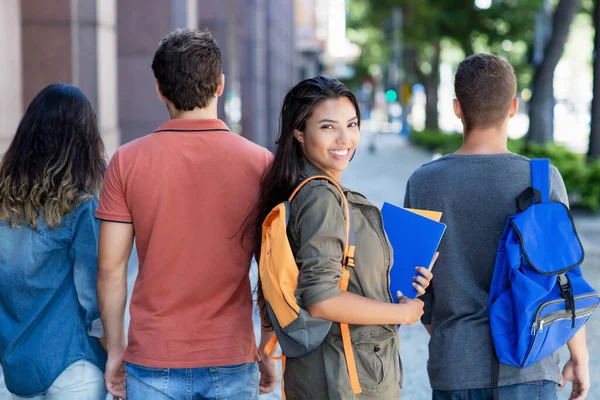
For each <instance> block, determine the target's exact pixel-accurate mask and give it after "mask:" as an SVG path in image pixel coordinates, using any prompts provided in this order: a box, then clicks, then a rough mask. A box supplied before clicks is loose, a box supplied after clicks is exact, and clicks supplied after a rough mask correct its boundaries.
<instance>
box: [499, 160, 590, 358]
mask: <svg viewBox="0 0 600 400" xmlns="http://www.w3.org/2000/svg"><path fill="white" fill-rule="evenodd" d="M531 180H532V187H530V188H528V189H526V190H525V191H524V192H523V193H521V195H519V197H518V198H517V207H518V208H519V210H520V212H519V213H517V214H515V215H512V216H510V217H508V221H507V222H506V227H505V228H504V233H503V234H502V239H501V240H500V245H499V247H498V253H497V254H496V264H495V267H494V275H493V278H492V285H491V288H490V299H489V313H490V326H491V331H492V338H493V341H494V347H495V348H496V355H497V356H498V360H499V361H500V362H501V363H503V364H508V365H513V366H517V367H522V368H524V367H527V366H529V365H531V364H533V363H535V362H537V361H540V360H542V359H543V358H545V357H547V356H549V355H550V354H552V353H553V352H555V351H556V350H558V349H559V348H561V347H562V346H563V345H564V344H565V343H567V342H568V341H569V339H571V338H572V337H573V335H575V333H577V331H578V330H579V329H580V328H581V327H582V326H583V325H584V324H585V323H586V322H587V320H588V319H589V318H590V315H591V314H592V313H593V312H594V311H595V310H596V308H597V307H598V303H599V301H600V297H599V296H598V293H597V292H596V291H595V290H594V289H593V288H592V287H591V286H590V285H589V284H588V283H587V282H586V281H585V280H584V279H583V276H582V274H581V269H580V265H581V263H582V262H583V257H584V252H583V247H582V246H581V242H580V240H579V237H578V236H577V231H576V230H575V226H574V223H573V217H572V216H571V213H570V211H569V209H568V208H567V206H566V205H564V204H562V203H557V202H551V201H550V161H549V160H548V159H534V160H531Z"/></svg>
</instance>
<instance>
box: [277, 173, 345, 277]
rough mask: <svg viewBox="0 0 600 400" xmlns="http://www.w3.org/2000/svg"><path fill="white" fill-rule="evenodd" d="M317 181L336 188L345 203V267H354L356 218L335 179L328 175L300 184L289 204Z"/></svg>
mask: <svg viewBox="0 0 600 400" xmlns="http://www.w3.org/2000/svg"><path fill="white" fill-rule="evenodd" d="M316 179H324V180H326V181H328V182H329V183H331V184H332V185H333V186H335V188H336V189H337V190H338V191H339V192H340V195H342V200H343V201H344V217H346V247H345V248H344V265H347V266H349V267H354V251H355V248H356V236H355V233H354V216H353V215H352V212H351V211H350V206H349V205H348V200H347V199H346V195H345V194H344V191H343V190H342V188H341V186H340V185H339V184H338V183H337V182H336V181H335V179H333V178H331V177H329V176H326V175H316V176H311V177H309V178H307V179H305V180H303V181H302V182H300V184H299V185H298V186H297V187H296V189H295V190H294V191H293V192H292V194H291V195H290V197H289V199H288V202H291V201H292V199H293V198H294V197H295V196H296V195H297V194H298V192H299V191H300V189H302V188H303V187H304V185H306V184H307V183H308V182H310V181H314V180H316Z"/></svg>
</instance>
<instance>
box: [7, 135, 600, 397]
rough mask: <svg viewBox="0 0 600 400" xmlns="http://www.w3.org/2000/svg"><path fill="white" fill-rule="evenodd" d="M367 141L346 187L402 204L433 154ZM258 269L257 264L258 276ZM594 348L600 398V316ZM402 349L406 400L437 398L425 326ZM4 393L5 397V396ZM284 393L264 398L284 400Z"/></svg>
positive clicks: (593, 260)
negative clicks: (372, 146) (373, 145)
mask: <svg viewBox="0 0 600 400" xmlns="http://www.w3.org/2000/svg"><path fill="white" fill-rule="evenodd" d="M367 146H368V141H367V138H363V143H362V144H361V149H360V150H359V152H358V153H357V155H356V157H355V159H354V160H353V161H352V162H351V164H350V168H349V169H348V171H347V173H346V174H345V176H344V182H343V183H344V185H345V186H347V187H349V188H352V189H354V190H357V191H359V192H361V193H363V194H364V195H365V196H367V198H368V199H369V200H370V201H371V202H373V203H374V204H375V205H377V206H381V205H382V204H383V202H384V201H388V202H391V203H395V204H398V205H402V203H403V202H404V190H405V185H406V181H407V179H408V178H409V176H410V174H411V173H412V172H413V171H414V170H415V169H416V168H417V167H419V166H420V165H421V164H423V163H426V162H428V161H429V160H430V159H431V155H430V154H429V153H427V152H424V151H422V150H418V149H415V148H413V147H411V146H410V145H408V144H407V143H406V142H405V141H404V140H402V139H401V138H399V137H397V136H388V135H380V137H379V138H378V142H377V149H376V152H375V153H374V154H370V153H369V152H368V150H367ZM575 220H576V224H577V229H578V232H579V234H580V236H581V240H582V242H583V245H584V247H585V250H586V262H585V264H584V271H585V274H586V277H587V278H588V279H589V281H590V283H591V284H592V285H593V286H594V287H595V288H597V289H600V246H598V243H599V242H600V217H594V216H590V215H588V214H584V213H576V214H575ZM136 273H137V267H136V260H132V262H131V263H130V270H129V282H128V283H129V288H130V290H131V289H132V287H133V280H134V279H135V275H136ZM255 273H256V265H254V266H253V274H254V276H255ZM254 321H255V332H256V334H257V340H258V338H259V333H260V323H259V321H258V318H257V317H256V316H255V319H254ZM587 327H588V328H587V331H588V346H589V351H590V368H591V376H592V390H591V391H590V394H589V395H588V399H590V400H592V399H600V316H599V314H598V313H596V314H595V315H594V316H593V318H592V320H591V321H590V323H589V324H588V325H587ZM400 338H401V342H400V347H401V355H402V361H403V364H404V389H403V390H402V400H428V399H430V398H431V390H430V388H429V380H428V377H427V370H426V363H427V358H428V349H427V341H428V335H427V332H426V331H425V329H424V328H423V327H422V326H421V325H420V324H416V325H415V326H405V327H402V329H401V332H400ZM561 358H562V360H564V361H566V360H567V359H568V352H565V351H563V352H561ZM2 387H3V385H2V378H1V376H0V400H10V396H8V394H7V393H6V392H3V389H2ZM3 393H4V394H3ZM569 393H570V387H568V388H567V389H566V390H565V392H564V393H562V394H561V396H560V399H568V397H569ZM280 398H281V397H280V389H279V388H278V389H276V391H275V392H274V393H272V394H270V395H268V396H261V399H262V400H274V399H280Z"/></svg>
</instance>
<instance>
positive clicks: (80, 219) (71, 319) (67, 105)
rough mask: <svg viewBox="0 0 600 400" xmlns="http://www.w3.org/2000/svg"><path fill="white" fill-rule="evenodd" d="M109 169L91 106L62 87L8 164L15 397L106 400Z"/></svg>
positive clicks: (2, 326)
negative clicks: (102, 269)
mask: <svg viewBox="0 0 600 400" xmlns="http://www.w3.org/2000/svg"><path fill="white" fill-rule="evenodd" d="M105 169H106V161H105V157H104V145H103V143H102V139H101V138H100V134H99V132H98V126H97V122H96V116H95V114H94V111H93V110H92V107H91V105H90V102H89V101H88V100H87V99H86V97H85V96H84V94H83V93H82V92H81V91H80V90H79V89H78V88H76V87H74V86H69V85H64V84H53V85H50V86H48V87H46V88H45V89H43V90H42V91H41V92H40V93H39V94H38V95H37V96H36V97H35V99H33V101H32V102H31V104H30V105H29V107H28V108H27V111H26V112H25V115H24V116H23V119H22V120H21V122H20V124H19V127H18V128H17V132H16V135H15V137H14V139H13V141H12V143H11V144H10V147H9V148H8V151H7V152H6V154H5V155H4V158H3V159H2V162H1V164H0V362H1V364H2V368H3V369H4V374H5V381H6V386H7V388H8V390H9V391H10V392H11V393H12V394H13V397H14V398H15V399H20V398H23V397H25V398H34V399H61V400H70V399H86V400H96V399H104V397H105V389H104V379H103V372H102V370H103V368H104V365H105V362H106V353H105V352H104V350H103V348H102V346H101V343H100V339H99V338H102V337H103V336H104V332H103V329H102V324H101V321H100V313H99V311H98V304H97V301H96V264H97V247H98V227H99V224H98V221H96V220H95V219H94V212H95V210H96V207H97V205H98V200H97V197H96V194H97V193H98V191H99V190H100V188H101V184H102V178H103V175H104V171H105Z"/></svg>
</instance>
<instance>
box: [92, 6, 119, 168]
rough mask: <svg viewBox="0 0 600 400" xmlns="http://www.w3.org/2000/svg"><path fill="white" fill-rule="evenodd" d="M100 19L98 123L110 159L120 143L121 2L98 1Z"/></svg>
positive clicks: (98, 36)
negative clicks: (118, 58)
mask: <svg viewBox="0 0 600 400" xmlns="http://www.w3.org/2000/svg"><path fill="white" fill-rule="evenodd" d="M96 16H97V18H98V25H97V26H98V34H97V46H98V47H97V49H98V52H97V57H96V60H97V71H98V81H97V82H98V124H99V126H100V132H101V134H102V138H103V140H104V145H105V147H106V153H107V155H108V156H109V157H111V156H112V155H113V153H114V152H115V151H116V150H117V147H118V146H119V144H120V141H119V114H118V105H119V96H118V92H117V85H118V83H117V82H118V78H117V1H116V0H101V1H100V0H98V1H96Z"/></svg>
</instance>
